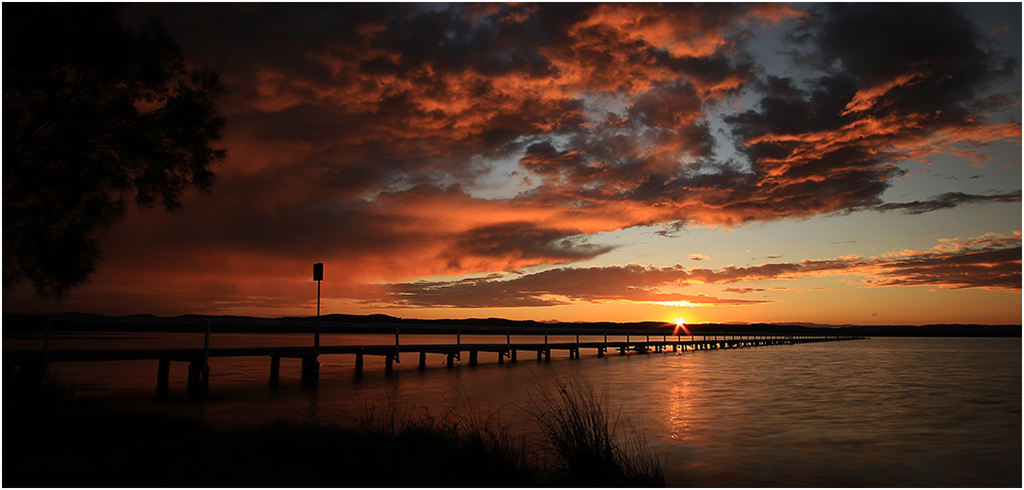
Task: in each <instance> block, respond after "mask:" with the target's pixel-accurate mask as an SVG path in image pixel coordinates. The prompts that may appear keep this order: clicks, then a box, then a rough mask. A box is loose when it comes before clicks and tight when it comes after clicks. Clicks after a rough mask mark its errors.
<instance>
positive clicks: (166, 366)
mask: <svg viewBox="0 0 1024 490" xmlns="http://www.w3.org/2000/svg"><path fill="white" fill-rule="evenodd" d="M170 377H171V360H170V359H160V366H159V367H158V368H157V370H156V391H157V392H158V393H160V394H161V395H163V394H166V393H167V386H168V384H169V380H170Z"/></svg>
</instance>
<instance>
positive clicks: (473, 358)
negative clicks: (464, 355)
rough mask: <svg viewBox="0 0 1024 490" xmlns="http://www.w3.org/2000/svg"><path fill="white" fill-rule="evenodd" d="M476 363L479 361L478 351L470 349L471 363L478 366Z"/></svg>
mask: <svg viewBox="0 0 1024 490" xmlns="http://www.w3.org/2000/svg"><path fill="white" fill-rule="evenodd" d="M476 363H477V351H475V350H471V351H469V365H470V366H476Z"/></svg>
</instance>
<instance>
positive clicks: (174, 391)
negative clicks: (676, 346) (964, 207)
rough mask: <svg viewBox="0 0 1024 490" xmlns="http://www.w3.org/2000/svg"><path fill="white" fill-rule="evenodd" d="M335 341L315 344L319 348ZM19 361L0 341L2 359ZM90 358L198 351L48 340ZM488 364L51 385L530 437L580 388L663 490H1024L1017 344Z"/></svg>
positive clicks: (220, 366)
mask: <svg viewBox="0 0 1024 490" xmlns="http://www.w3.org/2000/svg"><path fill="white" fill-rule="evenodd" d="M308 337H309V336H308V335H307V336H299V335H295V336H289V335H224V336H220V337H218V336H214V339H215V340H214V345H213V346H214V347H218V346H243V345H282V344H287V345H304V344H307V343H308V340H309V339H308ZM380 338H381V339H384V340H383V341H382V343H387V342H388V341H389V340H388V338H387V337H386V336H384V337H380ZM363 340H366V339H363ZM476 340H480V339H467V338H466V336H464V337H463V342H472V341H476ZM484 340H488V339H484ZM489 340H490V341H492V342H493V341H494V338H493V337H492V338H490V339H489ZM502 340H503V339H502ZM343 341H344V340H342V339H341V338H339V337H336V336H331V335H325V336H324V338H323V340H322V343H323V344H325V345H329V344H331V343H332V342H333V343H340V342H343ZM390 341H391V342H393V341H394V339H393V337H391V338H390ZM405 341H406V339H405V338H403V343H404V342H405ZM408 341H409V342H410V343H411V342H414V341H416V340H415V339H408ZM16 344H17V341H13V340H7V339H5V340H4V347H5V348H11V347H16V346H17V345H16ZM83 344H84V345H94V346H100V345H102V346H118V347H153V346H158V345H159V346H167V347H195V346H197V345H200V346H201V345H202V335H199V336H196V335H185V334H85V335H83V334H75V336H73V337H65V338H57V339H55V340H54V348H61V347H62V346H72V345H74V346H81V345H83ZM495 356H496V354H488V353H481V354H480V362H481V364H480V365H479V366H475V367H468V366H465V365H463V366H461V367H457V368H455V369H446V368H445V366H444V358H443V356H440V355H437V356H430V357H429V358H428V367H427V369H425V370H420V369H418V368H417V364H416V361H417V359H416V355H415V354H403V357H402V360H403V361H404V362H402V363H400V364H398V365H396V369H395V371H394V373H392V374H390V375H386V374H385V373H384V372H383V371H384V370H383V361H382V360H380V359H378V358H373V357H368V358H367V360H366V366H365V372H364V375H363V376H361V377H356V376H355V375H354V374H353V359H352V356H321V375H320V382H319V383H318V384H317V386H316V388H315V389H310V388H308V387H303V386H302V383H301V382H300V379H299V371H300V369H299V361H298V360H289V359H282V360H281V374H280V380H279V384H278V385H277V387H276V388H273V389H272V388H271V387H270V385H269V374H268V373H269V364H270V361H269V359H268V358H234V359H211V361H210V365H211V377H210V390H209V393H208V395H207V396H206V399H205V400H203V401H196V400H190V399H188V397H187V395H186V393H185V392H186V389H185V381H184V380H185V370H186V367H185V366H186V365H185V364H184V363H174V364H172V371H171V387H170V395H169V396H168V397H167V399H165V400H157V399H156V397H155V385H156V370H157V363H156V361H145V362H113V363H78V364H73V363H67V364H56V365H54V367H53V372H54V374H55V375H56V377H57V378H58V379H60V380H62V381H63V382H64V383H65V384H67V385H70V386H73V387H74V388H75V396H77V397H81V398H100V399H103V400H106V401H107V402H109V403H111V404H114V405H116V406H119V407H123V408H130V409H138V410H146V411H158V412H165V413H172V414H186V415H190V416H195V417H198V418H201V419H202V420H203V421H204V422H206V423H208V424H210V425H212V426H215V427H225V428H233V427H248V426H256V425H262V424H265V423H268V422H271V421H273V420H279V419H286V420H291V421H300V422H301V421H317V422H328V423H339V424H344V423H346V422H347V421H348V420H350V419H349V418H348V415H351V414H355V413H358V412H359V411H360V407H364V406H366V405H368V404H369V405H375V406H377V407H379V408H384V407H386V406H387V405H388V404H390V405H392V406H394V407H397V408H398V409H399V410H400V411H403V412H408V413H410V414H413V415H418V414H423V413H430V414H431V415H434V416H441V415H443V414H444V413H446V412H448V411H451V410H456V411H460V412H466V411H468V410H474V411H476V412H479V413H492V412H495V411H498V412H499V414H500V415H502V416H505V417H509V418H511V419H512V420H513V421H514V423H515V424H518V426H522V427H523V428H524V430H525V428H526V427H527V426H528V425H529V421H528V417H527V416H526V414H525V413H523V411H522V410H521V408H519V407H524V406H527V405H528V404H529V402H530V398H531V393H536V392H537V391H538V389H539V387H540V386H551V385H552V383H554V382H555V381H556V380H567V379H574V378H582V379H585V380H588V381H589V382H590V384H591V385H593V387H594V388H595V391H597V392H598V393H603V394H604V395H605V396H606V397H607V408H608V410H609V411H610V412H611V413H613V414H618V415H619V417H620V419H621V420H620V425H621V426H623V427H628V425H627V424H632V425H633V426H636V427H638V428H640V430H642V431H643V433H644V434H645V436H646V439H647V442H648V443H649V444H650V445H651V446H652V447H654V449H655V450H656V451H657V452H658V453H659V454H660V455H661V456H662V458H663V459H664V461H665V467H666V469H667V479H668V484H669V485H670V486H699V487H708V486H741V487H762V486H784V487H808V486H812V487H820V486H854V487H877V486H896V487H915V486H927V487H950V486H953V487H983V486H1002V487H1020V486H1021V339H960V338H957V339H950V338H942V339H917V338H915V339H909V338H874V339H870V340H861V341H849V342H829V343H818V344H802V345H793V346H773V347H758V348H746V349H734V350H724V351H700V352H686V353H680V354H673V353H665V354H650V355H635V354H631V355H628V356H625V357H620V356H618V355H617V354H616V353H611V354H610V355H609V356H608V357H605V358H597V357H596V356H595V354H594V353H589V354H588V353H587V352H586V351H583V358H582V359H581V360H578V361H577V360H569V359H568V358H567V357H566V356H563V357H555V358H553V360H552V362H549V363H542V362H537V361H536V360H535V359H536V358H535V357H534V356H533V354H532V353H523V352H520V355H519V362H518V363H516V364H511V363H508V362H506V363H505V364H504V365H498V364H497V362H496V360H497V359H496V357H495ZM347 414H348V415H347ZM627 432H628V431H627Z"/></svg>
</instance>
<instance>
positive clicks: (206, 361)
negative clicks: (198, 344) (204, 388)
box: [203, 320, 210, 383]
mask: <svg viewBox="0 0 1024 490" xmlns="http://www.w3.org/2000/svg"><path fill="white" fill-rule="evenodd" d="M209 379H210V320H206V338H205V339H204V340H203V383H208V382H209Z"/></svg>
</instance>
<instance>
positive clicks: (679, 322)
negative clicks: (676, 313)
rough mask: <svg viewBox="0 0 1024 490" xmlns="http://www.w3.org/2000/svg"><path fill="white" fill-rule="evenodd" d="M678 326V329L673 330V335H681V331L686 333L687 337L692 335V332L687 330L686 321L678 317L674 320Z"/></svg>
mask: <svg viewBox="0 0 1024 490" xmlns="http://www.w3.org/2000/svg"><path fill="white" fill-rule="evenodd" d="M673 322H675V324H676V328H675V329H674V330H672V335H679V332H680V331H683V332H686V335H690V331H689V330H687V328H686V319H685V318H680V317H677V318H676V319H675V320H673Z"/></svg>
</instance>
